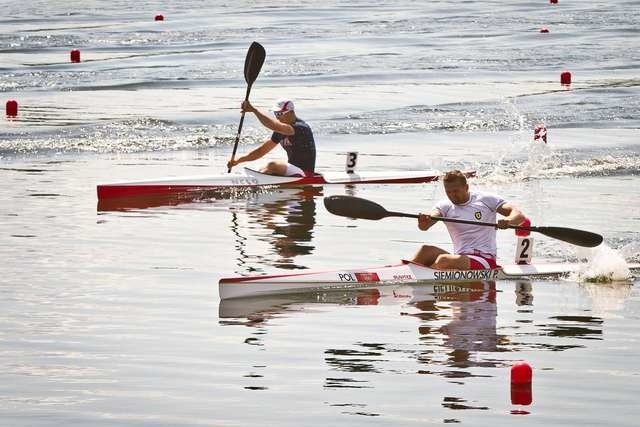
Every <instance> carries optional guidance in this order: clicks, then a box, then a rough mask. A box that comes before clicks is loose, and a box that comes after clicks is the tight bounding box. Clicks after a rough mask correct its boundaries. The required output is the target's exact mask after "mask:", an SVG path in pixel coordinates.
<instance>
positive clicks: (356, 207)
mask: <svg viewBox="0 0 640 427" xmlns="http://www.w3.org/2000/svg"><path fill="white" fill-rule="evenodd" d="M324 207H325V208H327V210H328V211H329V212H331V213H332V214H334V215H339V216H346V217H349V218H360V219H371V220H379V219H382V218H385V217H387V216H388V214H389V212H387V210H386V209H385V208H383V207H382V206H380V205H379V204H377V203H375V202H372V201H370V200H366V199H361V198H359V197H352V196H329V197H325V198H324Z"/></svg>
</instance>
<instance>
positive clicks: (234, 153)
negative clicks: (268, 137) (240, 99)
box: [227, 83, 253, 173]
mask: <svg viewBox="0 0 640 427" xmlns="http://www.w3.org/2000/svg"><path fill="white" fill-rule="evenodd" d="M252 84H253V83H248V84H247V94H246V95H245V97H244V100H245V101H248V100H249V93H251V86H252ZM243 124H244V111H243V112H242V114H240V124H238V133H236V141H235V143H234V144H233V151H232V152H231V161H233V159H235V158H236V151H238V142H240V133H241V132H242V125H243ZM227 173H231V168H229V169H228V170H227Z"/></svg>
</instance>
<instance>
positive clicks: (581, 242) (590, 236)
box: [531, 227, 603, 248]
mask: <svg viewBox="0 0 640 427" xmlns="http://www.w3.org/2000/svg"><path fill="white" fill-rule="evenodd" d="M531 230H533V231H537V232H538V233H542V234H544V235H545V236H548V237H553V238H554V239H558V240H562V241H564V242H567V243H571V244H572V245H576V246H584V247H586V248H594V247H596V246H598V245H600V244H601V243H602V240H603V238H602V236H601V235H599V234H596V233H592V232H591V231H584V230H576V229H575V228H565V227H531Z"/></svg>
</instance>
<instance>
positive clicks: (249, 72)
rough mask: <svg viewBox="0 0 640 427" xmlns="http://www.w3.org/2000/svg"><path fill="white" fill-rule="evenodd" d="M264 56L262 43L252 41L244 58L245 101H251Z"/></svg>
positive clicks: (240, 130) (237, 140) (239, 127)
mask: <svg viewBox="0 0 640 427" xmlns="http://www.w3.org/2000/svg"><path fill="white" fill-rule="evenodd" d="M264 58H265V51H264V47H262V45H261V44H260V43H257V42H253V43H251V46H249V50H248V51H247V57H246V58H245V60H244V80H245V81H246V82H247V93H246V95H245V96H244V100H245V102H246V101H249V94H250V93H251V86H253V82H255V81H256V79H257V78H258V74H260V69H261V68H262V64H263V63H264ZM244 114H245V112H244V111H243V112H242V114H241V115H240V124H239V125H238V133H237V134H236V141H235V143H234V144H233V152H232V153H231V161H233V160H234V159H235V157H236V151H237V150H238V143H239V142H240V132H242V125H243V123H244ZM227 173H231V167H229V168H228V170H227Z"/></svg>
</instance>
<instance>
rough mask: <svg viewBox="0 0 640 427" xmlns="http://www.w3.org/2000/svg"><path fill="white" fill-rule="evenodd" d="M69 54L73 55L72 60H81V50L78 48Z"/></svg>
mask: <svg viewBox="0 0 640 427" xmlns="http://www.w3.org/2000/svg"><path fill="white" fill-rule="evenodd" d="M69 56H70V57H71V62H80V51H79V50H78V49H73V50H72V51H71V52H70V53H69Z"/></svg>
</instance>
